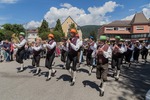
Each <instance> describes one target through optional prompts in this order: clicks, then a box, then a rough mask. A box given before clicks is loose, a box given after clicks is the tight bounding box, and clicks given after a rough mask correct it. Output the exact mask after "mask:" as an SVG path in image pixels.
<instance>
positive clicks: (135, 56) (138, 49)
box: [133, 41, 142, 63]
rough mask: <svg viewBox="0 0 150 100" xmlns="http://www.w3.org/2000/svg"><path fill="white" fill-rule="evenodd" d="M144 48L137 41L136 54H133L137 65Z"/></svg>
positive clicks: (135, 45)
mask: <svg viewBox="0 0 150 100" xmlns="http://www.w3.org/2000/svg"><path fill="white" fill-rule="evenodd" d="M141 48H142V46H141V45H140V42H139V41H136V42H135V44H134V53H133V59H134V61H135V62H136V63H138V61H139V55H140V50H141Z"/></svg>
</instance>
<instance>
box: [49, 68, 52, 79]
mask: <svg viewBox="0 0 150 100" xmlns="http://www.w3.org/2000/svg"><path fill="white" fill-rule="evenodd" d="M51 74H52V70H51V69H50V70H49V71H48V78H51Z"/></svg>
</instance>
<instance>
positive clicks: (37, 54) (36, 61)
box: [32, 50, 42, 67]
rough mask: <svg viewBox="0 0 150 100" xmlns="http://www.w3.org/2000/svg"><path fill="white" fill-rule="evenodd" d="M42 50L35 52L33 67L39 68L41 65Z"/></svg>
mask: <svg viewBox="0 0 150 100" xmlns="http://www.w3.org/2000/svg"><path fill="white" fill-rule="evenodd" d="M41 51H42V50H39V51H35V50H33V58H32V66H36V67H39V63H40V58H41V56H40V53H41Z"/></svg>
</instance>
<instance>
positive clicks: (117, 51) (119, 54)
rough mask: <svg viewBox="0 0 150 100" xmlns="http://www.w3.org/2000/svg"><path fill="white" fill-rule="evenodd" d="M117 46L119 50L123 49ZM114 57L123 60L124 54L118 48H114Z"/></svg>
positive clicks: (119, 45)
mask: <svg viewBox="0 0 150 100" xmlns="http://www.w3.org/2000/svg"><path fill="white" fill-rule="evenodd" d="M115 45H117V46H118V47H119V48H121V44H115ZM112 56H113V57H116V58H121V57H122V54H121V53H120V52H119V49H118V48H114V50H113V51H112Z"/></svg>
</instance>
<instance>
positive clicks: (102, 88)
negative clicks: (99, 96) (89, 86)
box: [101, 80, 105, 91]
mask: <svg viewBox="0 0 150 100" xmlns="http://www.w3.org/2000/svg"><path fill="white" fill-rule="evenodd" d="M101 81H102V87H101V90H102V91H104V88H105V82H104V81H103V80H101Z"/></svg>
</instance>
